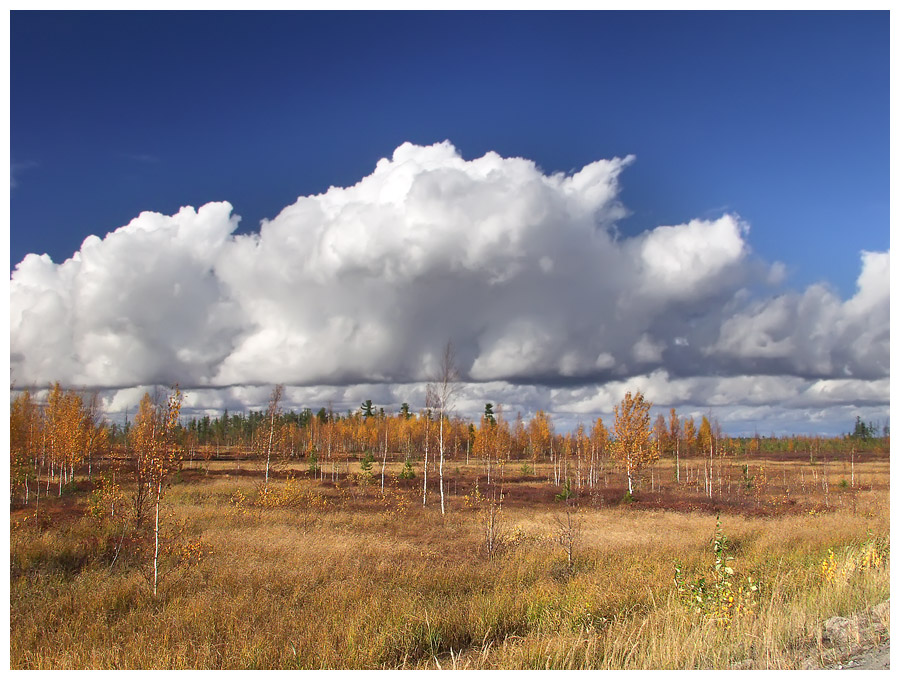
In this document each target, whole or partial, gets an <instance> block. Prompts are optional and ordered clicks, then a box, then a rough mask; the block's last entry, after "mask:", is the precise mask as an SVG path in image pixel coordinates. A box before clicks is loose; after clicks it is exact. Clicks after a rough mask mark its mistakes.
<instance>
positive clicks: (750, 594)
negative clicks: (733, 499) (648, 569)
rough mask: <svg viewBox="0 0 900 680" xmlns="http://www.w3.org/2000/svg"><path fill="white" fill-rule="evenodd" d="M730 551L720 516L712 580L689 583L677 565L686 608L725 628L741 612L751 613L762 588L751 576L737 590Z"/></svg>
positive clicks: (714, 546)
mask: <svg viewBox="0 0 900 680" xmlns="http://www.w3.org/2000/svg"><path fill="white" fill-rule="evenodd" d="M729 548H730V546H729V543H728V537H727V536H725V534H724V533H723V531H722V522H721V520H720V519H719V516H718V515H717V516H716V533H715V536H714V537H713V543H712V550H713V553H714V554H715V562H714V564H713V573H712V574H711V575H710V576H709V578H707V577H706V576H699V577H697V578H695V579H694V580H693V581H691V582H687V581H686V580H685V577H684V569H683V567H682V565H681V564H680V563H679V562H675V579H674V581H675V588H676V590H677V591H678V594H679V596H680V598H681V600H682V602H683V603H684V605H685V606H687V607H689V608H690V609H692V610H693V611H694V613H696V614H699V615H700V616H703V617H705V618H707V619H709V620H711V621H715V622H716V623H717V624H719V625H722V626H729V625H731V621H732V620H733V619H734V617H735V616H737V615H738V614H740V613H741V612H746V611H752V610H753V608H754V606H755V605H756V603H757V601H758V597H759V585H758V584H757V583H755V582H754V581H753V579H752V578H750V577H749V576H748V577H747V579H746V584H742V585H738V586H737V587H735V584H734V582H733V581H734V578H733V577H734V575H735V572H734V568H733V567H732V566H731V565H730V564H729V563H730V562H732V561H733V560H734V557H733V556H732V555H730V554H729Z"/></svg>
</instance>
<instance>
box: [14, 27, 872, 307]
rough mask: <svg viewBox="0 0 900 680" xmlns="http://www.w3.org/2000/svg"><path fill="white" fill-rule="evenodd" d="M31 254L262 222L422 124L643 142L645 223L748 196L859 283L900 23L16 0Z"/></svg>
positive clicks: (611, 143)
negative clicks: (191, 223) (129, 228)
mask: <svg viewBox="0 0 900 680" xmlns="http://www.w3.org/2000/svg"><path fill="white" fill-rule="evenodd" d="M11 29H12V30H11V57H12V61H11V92H12V98H11V157H12V163H13V166H14V170H13V176H14V178H15V182H16V187H15V190H14V191H13V192H12V201H11V213H12V229H11V259H12V262H11V264H12V265H14V264H15V263H17V262H18V261H19V260H21V258H22V257H23V256H24V255H25V253H27V252H37V253H42V252H47V253H49V254H50V255H51V256H52V257H53V259H54V261H57V262H59V261H62V260H63V259H65V258H66V257H69V256H70V255H71V254H72V253H73V252H74V251H75V250H76V249H77V248H78V247H79V246H80V244H81V241H82V240H83V238H84V237H85V236H86V235H88V234H91V233H98V234H99V235H101V236H102V235H103V234H104V233H105V232H106V231H110V230H112V229H114V228H116V227H118V226H121V225H123V224H125V223H126V222H127V221H128V220H130V219H131V218H132V217H134V216H136V215H137V214H138V213H139V212H140V211H142V210H156V211H161V212H166V213H169V212H173V211H175V210H177V209H178V208H179V207H180V206H182V205H197V204H202V203H205V202H207V201H211V200H229V201H230V202H231V203H232V205H234V207H235V211H236V212H237V213H238V214H239V215H241V216H242V218H243V220H242V228H243V229H256V228H258V223H259V220H260V219H261V218H263V217H268V218H271V217H274V216H275V215H276V214H277V212H278V211H279V210H280V209H281V208H282V207H283V206H285V205H287V204H289V203H290V202H292V201H293V200H294V199H295V198H296V197H297V196H299V195H304V194H310V193H318V192H320V191H323V190H325V189H327V188H328V186H329V185H336V186H346V185H349V184H352V183H354V182H355V181H357V180H358V179H359V178H360V177H362V176H363V175H365V174H367V173H368V172H369V171H370V169H371V167H372V165H373V164H374V162H375V161H376V160H377V159H378V158H381V157H382V156H385V155H388V154H389V153H390V152H391V151H392V150H393V149H394V148H395V147H396V146H397V145H399V144H400V143H402V142H404V141H412V142H416V143H420V144H430V143H433V142H439V141H442V140H444V139H449V140H451V141H452V142H453V143H454V144H455V145H456V146H457V148H459V149H460V151H461V152H462V153H463V154H464V156H465V157H467V158H473V157H477V156H481V155H482V154H483V153H485V152H486V151H489V150H494V151H497V152H498V153H500V154H501V155H512V156H523V157H525V158H530V159H532V160H534V161H536V162H537V163H538V164H539V165H540V166H541V167H542V168H543V169H545V170H546V171H569V170H571V169H574V168H580V167H581V166H583V165H584V164H586V163H588V162H591V161H592V160H596V159H598V158H607V157H610V156H613V155H620V156H621V155H625V154H635V155H636V156H637V162H636V163H635V164H634V166H633V167H632V168H630V169H629V170H628V172H627V174H626V177H625V178H624V179H623V192H622V199H623V201H624V203H625V204H626V206H627V207H628V208H629V209H630V210H631V211H632V212H633V216H632V217H631V218H630V219H628V220H625V221H624V223H623V224H622V229H623V230H624V231H626V232H629V231H637V230H641V229H645V228H648V227H652V226H657V225H659V224H675V223H679V222H681V221H684V220H686V219H690V218H692V217H697V216H703V215H706V214H709V215H714V214H717V213H720V212H721V211H722V210H723V209H728V210H733V211H736V212H737V213H738V214H740V215H741V216H742V217H743V218H744V219H745V220H747V221H748V222H749V223H750V225H751V228H752V237H751V244H752V247H753V248H754V250H755V251H757V252H758V253H760V254H761V255H762V256H764V257H765V258H767V259H769V260H775V259H777V260H783V261H785V262H786V263H787V264H788V265H789V274H790V276H791V279H790V280H791V281H792V282H794V283H795V284H796V285H806V284H808V283H810V282H812V281H814V280H821V279H824V280H827V281H829V282H831V283H832V284H833V285H835V286H837V287H838V288H839V289H840V291H841V292H842V293H844V294H848V293H851V292H852V290H853V287H854V285H855V279H856V276H857V273H858V271H857V270H858V263H857V251H859V250H862V249H868V250H878V249H886V248H887V246H888V239H889V230H888V224H889V186H888V181H889V173H888V168H889V146H888V140H889V102H888V97H889V58H888V57H889V45H890V42H889V25H888V18H887V13H886V12H866V13H838V12H834V13H831V12H829V13H824V12H823V13H810V12H786V13H777V14H773V13H768V12H764V13H745V12H727V13H725V12H723V13H710V14H707V13H690V12H684V13H679V12H675V13H663V12H651V13H619V12H602V13H587V14H583V13H558V14H556V13H550V14H534V13H508V14H507V13H487V14H475V13H391V12H385V13H372V14H369V13H350V14H342V13H311V12H307V13H296V14H292V13H287V14H280V13H226V12H222V13H219V12H214V13H206V12H203V13H201V12H196V13H195V12H190V13H178V14H177V15H172V14H167V13H143V12H141V13H130V14H123V13H118V12H103V13H93V12H79V13H66V12H51V13H36V12H35V13H27V12H13V13H12V26H11Z"/></svg>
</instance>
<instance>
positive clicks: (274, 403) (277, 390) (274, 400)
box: [263, 385, 284, 493]
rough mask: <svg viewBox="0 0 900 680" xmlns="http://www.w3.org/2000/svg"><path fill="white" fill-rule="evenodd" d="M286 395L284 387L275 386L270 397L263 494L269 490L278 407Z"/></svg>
mask: <svg viewBox="0 0 900 680" xmlns="http://www.w3.org/2000/svg"><path fill="white" fill-rule="evenodd" d="M282 394H284V385H275V387H274V388H272V396H271V397H269V408H268V411H266V416H267V418H268V421H269V443H268V444H267V445H266V483H265V488H264V490H263V493H265V492H267V491H268V490H269V461H270V460H271V459H272V440H273V439H274V437H275V418H276V417H277V416H278V405H279V403H280V402H281V396H282Z"/></svg>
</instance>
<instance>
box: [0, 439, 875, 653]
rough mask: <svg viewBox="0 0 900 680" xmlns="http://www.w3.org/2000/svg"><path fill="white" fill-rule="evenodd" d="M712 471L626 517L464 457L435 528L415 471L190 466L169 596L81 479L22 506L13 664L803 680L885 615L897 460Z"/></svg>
mask: <svg viewBox="0 0 900 680" xmlns="http://www.w3.org/2000/svg"><path fill="white" fill-rule="evenodd" d="M706 464H707V463H706V462H705V461H704V460H703V459H688V460H683V461H681V465H680V477H681V481H680V482H676V481H675V469H674V466H673V464H672V462H671V461H662V462H660V463H658V464H657V465H656V466H655V467H654V468H653V469H652V471H647V472H646V473H645V474H644V475H643V477H642V479H641V480H640V482H639V485H638V487H637V488H636V493H635V501H634V502H632V503H623V502H622V498H623V496H624V489H625V486H624V484H625V480H624V475H623V474H622V472H621V471H619V470H617V469H615V468H614V467H610V468H609V469H608V470H606V471H605V472H604V474H603V475H602V476H601V482H600V484H599V485H595V488H594V489H588V488H586V487H583V488H581V489H578V488H577V486H576V487H575V488H573V491H574V492H575V495H574V496H573V497H572V498H571V499H570V500H569V501H568V502H566V501H565V500H561V499H558V498H557V496H558V494H560V493H561V491H562V489H561V487H560V486H559V485H555V484H551V483H548V478H552V476H553V473H552V471H551V468H550V467H549V466H541V465H539V466H538V467H537V469H533V468H531V467H529V466H524V465H523V464H522V463H510V464H508V465H506V466H504V467H503V468H501V469H497V468H494V469H493V471H492V483H491V484H488V483H487V479H486V467H485V466H483V465H476V464H474V463H473V464H470V465H465V462H464V461H450V462H448V463H447V464H446V465H445V478H446V480H447V486H446V491H447V513H446V514H445V515H442V514H441V512H440V498H439V492H438V488H437V486H436V484H437V474H436V473H435V472H434V471H431V470H430V471H429V475H428V479H429V483H431V482H432V481H434V485H433V486H431V488H429V492H428V502H427V505H426V506H425V507H423V505H422V470H421V466H419V467H418V468H416V470H415V472H416V477H415V478H414V479H410V480H403V479H398V475H399V473H400V471H401V465H400V464H399V463H391V464H389V465H388V467H387V469H386V473H385V487H384V491H383V492H382V488H381V468H380V463H379V462H376V464H375V465H374V466H373V468H372V476H371V479H368V478H367V477H366V475H365V474H364V473H362V472H361V470H360V466H359V464H358V462H357V461H355V460H346V461H338V462H334V464H333V465H332V462H331V461H324V462H323V463H322V471H321V473H320V475H317V476H311V475H310V473H309V471H308V469H307V466H306V465H304V464H303V462H302V461H296V462H294V463H293V464H287V465H284V464H283V465H281V466H280V467H279V468H278V469H277V471H276V473H275V474H274V475H273V479H272V480H271V481H270V488H269V491H268V492H267V493H264V492H263V491H262V475H263V473H262V469H263V465H264V464H261V463H259V462H258V461H252V460H239V459H236V458H229V459H223V460H213V461H211V462H210V463H209V464H208V467H207V466H206V464H201V463H189V464H186V466H185V468H184V469H183V470H182V471H181V472H179V473H177V474H176V475H174V477H173V479H172V485H171V487H170V488H169V490H168V492H167V495H166V496H165V497H164V512H163V527H164V532H163V536H164V540H163V546H164V554H165V559H164V566H165V568H166V570H165V572H164V573H163V576H162V578H161V586H160V591H159V594H158V596H157V597H154V596H153V595H152V592H151V590H150V588H149V587H148V581H147V578H146V573H147V565H148V559H147V547H148V546H147V543H146V541H142V540H141V539H139V538H135V537H134V536H131V535H130V531H129V530H128V528H127V527H126V526H125V525H124V524H122V523H121V522H120V519H121V518H122V517H123V516H124V514H125V502H126V501H127V498H121V499H120V500H119V502H118V505H116V506H114V505H112V502H113V500H114V499H113V496H114V495H113V494H107V495H106V496H101V495H100V493H99V491H98V490H97V489H98V488H99V487H98V484H97V478H95V479H94V483H90V482H88V481H87V480H86V479H83V480H81V481H79V482H78V483H77V484H73V485H71V486H70V487H69V488H68V489H67V490H66V492H65V493H63V495H62V496H61V497H56V496H55V495H51V496H50V497H45V498H42V499H41V507H40V509H39V510H38V511H37V513H35V508H34V506H33V503H32V504H30V505H29V506H27V507H20V506H14V507H13V509H12V510H11V518H10V522H11V528H10V551H11V555H10V557H11V573H10V664H11V666H12V668H44V669H46V668H215V669H218V668H236V669H248V668H438V667H440V668H508V669H520V668H730V667H735V666H740V667H742V668H747V667H750V668H796V667H798V665H799V664H800V662H801V660H802V658H803V657H804V656H807V655H808V654H809V653H810V651H809V650H810V648H811V647H812V648H813V649H814V648H815V646H816V631H817V629H818V626H819V624H820V623H821V622H822V621H823V620H824V619H826V618H828V617H830V616H833V615H845V614H849V613H851V612H854V611H858V610H861V609H865V608H867V607H870V606H872V605H875V604H877V603H879V602H882V601H884V600H885V599H887V598H888V597H889V562H890V555H889V457H888V454H887V453H866V454H858V455H857V457H856V459H855V461H854V464H853V468H852V470H851V467H850V463H849V461H844V460H832V461H825V460H823V459H819V460H815V461H814V462H811V461H810V457H809V455H808V454H803V453H792V454H788V453H785V454H770V455H768V456H767V457H765V458H750V459H736V460H731V459H720V460H716V461H715V462H714V465H713V472H712V475H711V478H712V483H711V484H709V483H708V479H709V477H710V475H709V473H705V472H704V466H705V465H706ZM119 474H120V476H124V472H120V473H119ZM476 484H477V492H476ZM123 491H124V493H125V495H126V496H127V491H128V490H127V488H124V489H123ZM501 494H502V499H501ZM92 508H93V514H92ZM114 508H118V510H117V512H118V515H116V514H111V513H110V510H111V509H114ZM717 514H718V515H719V519H720V522H721V528H720V532H719V534H718V536H719V539H720V540H719V541H718V542H716V541H715V538H716V536H717V519H716V517H717ZM491 520H493V522H492V521H491ZM725 537H727V538H725ZM489 538H490V539H492V543H493V549H492V550H488V548H487V545H488V539H489ZM723 538H725V540H722V539H723ZM717 545H718V547H719V551H718V552H716V550H715V548H716V547H717ZM569 553H571V557H572V561H571V564H570V561H569V559H568V554H569ZM729 558H731V559H729ZM676 564H678V565H680V569H681V577H680V581H679V583H680V587H681V589H679V585H678V584H676V582H675V580H674V576H675V567H676ZM717 565H718V567H719V568H718V569H717ZM725 567H727V568H728V570H731V571H733V573H728V571H727V570H726V569H725ZM700 579H702V582H701V581H700ZM698 596H699V598H700V599H699V600H698V599H697V597H698ZM729 598H731V599H730V600H729ZM698 607H699V608H700V610H701V611H699V612H697V611H696V609H697V608H698Z"/></svg>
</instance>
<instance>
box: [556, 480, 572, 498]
mask: <svg viewBox="0 0 900 680" xmlns="http://www.w3.org/2000/svg"><path fill="white" fill-rule="evenodd" d="M573 496H575V492H574V491H572V483H571V482H570V481H569V478H568V477H566V481H565V483H564V484H563V489H562V491H560V492H559V493H558V494H556V496H555V498H556V500H557V501H561V502H568V500H569V499H570V498H572V497H573Z"/></svg>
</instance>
